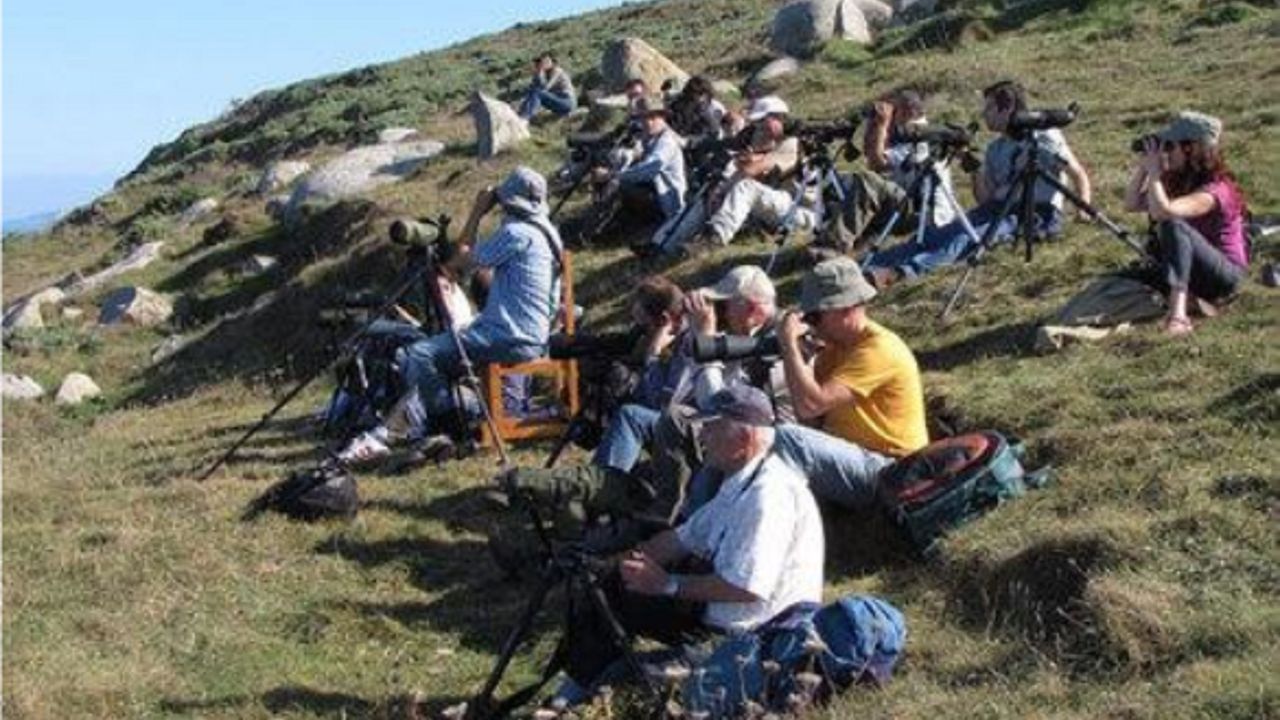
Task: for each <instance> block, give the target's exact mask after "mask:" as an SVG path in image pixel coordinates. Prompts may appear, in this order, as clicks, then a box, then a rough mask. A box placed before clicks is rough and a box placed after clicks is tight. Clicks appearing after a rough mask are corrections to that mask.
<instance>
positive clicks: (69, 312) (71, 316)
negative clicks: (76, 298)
mask: <svg viewBox="0 0 1280 720" xmlns="http://www.w3.org/2000/svg"><path fill="white" fill-rule="evenodd" d="M83 318H84V309H83V308H78V307H64V308H62V319H63V320H68V321H71V322H75V321H77V320H81V319H83Z"/></svg>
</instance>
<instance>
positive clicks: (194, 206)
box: [178, 197, 218, 225]
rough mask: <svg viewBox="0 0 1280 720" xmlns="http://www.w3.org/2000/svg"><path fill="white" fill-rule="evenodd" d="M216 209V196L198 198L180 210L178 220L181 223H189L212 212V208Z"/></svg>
mask: <svg viewBox="0 0 1280 720" xmlns="http://www.w3.org/2000/svg"><path fill="white" fill-rule="evenodd" d="M217 209H218V200H217V198H211V197H207V198H200V199H199V200H197V201H195V202H193V203H191V204H190V205H188V206H187V209H186V210H183V211H182V214H181V215H179V216H178V222H180V223H182V224H183V225H190V224H191V223H193V222H196V221H197V220H200V219H202V218H204V217H206V216H208V215H209V214H210V213H212V212H213V211H214V210H217Z"/></svg>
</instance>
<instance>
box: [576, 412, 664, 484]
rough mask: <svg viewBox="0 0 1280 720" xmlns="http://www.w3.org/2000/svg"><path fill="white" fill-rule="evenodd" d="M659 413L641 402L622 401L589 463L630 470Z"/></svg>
mask: <svg viewBox="0 0 1280 720" xmlns="http://www.w3.org/2000/svg"><path fill="white" fill-rule="evenodd" d="M660 417H661V413H659V412H658V411H657V410H654V409H652V408H647V407H645V406H643V405H635V404H627V405H623V406H622V408H621V409H620V410H618V412H616V413H614V415H613V419H612V420H610V421H609V427H607V428H606V429H605V431H604V437H603V438H601V439H600V447H597V448H596V454H595V457H594V458H592V464H594V465H595V466H597V467H607V468H613V469H614V470H621V471H622V472H631V471H632V470H633V469H634V468H635V466H636V463H638V462H640V452H641V451H642V450H644V448H646V447H648V446H649V445H650V444H652V443H653V437H654V431H655V429H656V428H657V427H658V419H659V418H660Z"/></svg>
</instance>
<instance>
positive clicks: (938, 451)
mask: <svg viewBox="0 0 1280 720" xmlns="http://www.w3.org/2000/svg"><path fill="white" fill-rule="evenodd" d="M1024 453H1025V448H1024V447H1023V444H1022V442H1021V441H1019V440H1017V439H1014V440H1009V439H1006V438H1005V436H1003V435H1001V434H1000V433H998V432H992V431H986V432H976V433H968V434H965V435H957V436H955V437H950V438H946V439H943V440H939V441H937V442H934V443H930V444H929V445H926V446H925V447H923V448H921V449H920V450H917V451H916V452H914V453H912V454H911V455H908V456H907V457H905V458H903V459H901V460H899V461H898V462H896V463H894V464H893V465H890V466H889V467H887V468H885V470H884V471H883V472H882V473H881V475H880V479H879V480H880V482H879V485H880V498H881V501H882V503H883V505H884V506H885V508H886V510H887V511H888V513H889V516H890V518H891V520H892V521H893V522H894V524H895V525H897V526H898V527H899V528H900V529H901V530H902V532H903V534H904V535H905V536H906V539H907V540H908V541H909V542H910V543H911V545H912V547H913V548H914V549H915V550H916V552H917V553H919V554H920V555H921V556H925V557H927V556H930V555H932V554H934V553H935V552H936V551H937V543H938V540H939V539H940V538H941V537H942V536H943V534H945V533H946V532H947V531H948V530H950V529H952V528H955V527H958V526H960V525H963V524H965V523H967V522H969V521H971V520H973V519H974V518H977V517H979V516H981V515H983V514H985V513H986V512H987V511H988V510H990V509H991V508H993V507H995V506H996V505H999V504H1000V503H1002V502H1004V501H1005V500H1009V499H1011V498H1015V497H1019V496H1021V495H1023V494H1024V493H1025V492H1026V491H1027V488H1039V487H1042V486H1044V485H1045V484H1046V483H1047V482H1048V480H1049V468H1048V467H1044V468H1041V469H1040V470H1037V471H1035V472H1030V473H1029V472H1027V471H1026V470H1024V469H1023V467H1022V457H1023V455H1024Z"/></svg>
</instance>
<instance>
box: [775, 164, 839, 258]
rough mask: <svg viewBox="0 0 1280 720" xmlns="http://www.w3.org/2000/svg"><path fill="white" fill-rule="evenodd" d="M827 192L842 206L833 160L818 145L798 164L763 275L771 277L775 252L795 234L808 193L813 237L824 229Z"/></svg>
mask: <svg viewBox="0 0 1280 720" xmlns="http://www.w3.org/2000/svg"><path fill="white" fill-rule="evenodd" d="M828 190H830V191H831V192H832V193H833V194H834V195H835V197H836V198H837V199H838V200H839V201H840V204H841V205H843V204H844V201H845V190H844V185H843V184H842V183H841V182H840V174H839V173H838V172H836V162H835V159H834V158H832V157H831V154H830V153H829V152H828V151H827V149H826V146H824V145H819V146H818V147H817V148H816V150H815V151H814V152H812V153H806V156H805V158H804V159H803V160H801V162H800V179H799V181H798V182H797V183H796V189H795V192H794V193H792V195H791V206H790V207H789V208H787V213H786V214H785V215H783V216H782V221H781V222H780V223H779V225H780V226H781V228H782V232H781V233H780V234H779V235H778V239H777V240H775V241H774V244H773V251H772V252H770V253H769V261H768V262H767V263H765V266H764V272H765V274H766V275H772V274H773V266H774V264H776V263H777V261H778V253H779V252H781V251H782V248H783V246H785V245H786V244H787V239H788V238H790V237H791V233H793V232H795V229H796V224H797V217H798V216H799V213H800V210H801V207H800V204H801V203H802V202H804V199H805V197H806V196H807V195H808V194H809V192H810V191H812V192H814V193H815V197H816V198H817V202H816V203H815V204H814V205H815V206H814V209H813V215H814V218H813V232H814V233H815V234H816V233H818V232H821V230H822V228H824V227H826V223H827V218H826V208H825V206H826V203H825V202H824V200H825V199H826V194H827V191H828Z"/></svg>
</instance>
